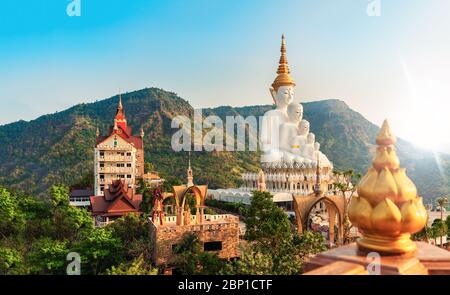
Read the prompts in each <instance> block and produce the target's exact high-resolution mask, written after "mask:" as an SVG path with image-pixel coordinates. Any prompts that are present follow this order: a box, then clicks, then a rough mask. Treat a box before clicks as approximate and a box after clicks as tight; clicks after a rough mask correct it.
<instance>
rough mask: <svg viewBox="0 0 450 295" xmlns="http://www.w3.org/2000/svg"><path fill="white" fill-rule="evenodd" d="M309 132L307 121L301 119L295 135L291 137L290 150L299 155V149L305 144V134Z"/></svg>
mask: <svg viewBox="0 0 450 295" xmlns="http://www.w3.org/2000/svg"><path fill="white" fill-rule="evenodd" d="M308 133H309V122H308V121H306V120H301V121H300V125H299V126H298V131H297V136H295V137H293V138H292V139H291V152H292V153H293V154H296V155H301V151H302V149H303V148H304V146H305V144H306V136H307V135H308Z"/></svg>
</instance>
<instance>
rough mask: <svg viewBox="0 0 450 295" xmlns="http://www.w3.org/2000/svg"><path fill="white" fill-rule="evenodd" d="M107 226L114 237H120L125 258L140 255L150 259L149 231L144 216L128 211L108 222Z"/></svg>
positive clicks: (134, 258) (128, 258)
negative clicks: (128, 212)
mask: <svg viewBox="0 0 450 295" xmlns="http://www.w3.org/2000/svg"><path fill="white" fill-rule="evenodd" d="M107 228H108V229H109V230H110V231H111V232H112V234H113V236H114V237H116V238H118V239H120V241H121V244H122V246H123V251H122V253H123V255H124V259H125V260H129V261H132V260H136V259H138V258H139V257H141V256H142V257H143V259H144V260H146V261H150V259H151V246H150V245H151V243H150V232H149V230H148V224H147V221H146V220H145V219H144V218H141V217H139V216H138V215H136V214H133V213H130V214H127V215H125V216H122V217H121V218H119V219H117V220H116V221H114V222H113V223H111V224H109V225H108V226H107Z"/></svg>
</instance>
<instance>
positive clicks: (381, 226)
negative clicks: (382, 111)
mask: <svg viewBox="0 0 450 295" xmlns="http://www.w3.org/2000/svg"><path fill="white" fill-rule="evenodd" d="M396 141H397V140H396V138H395V136H394V135H393V134H392V132H391V129H390V127H389V124H388V122H387V120H385V121H384V122H383V126H382V127H381V130H380V133H379V134H378V136H377V138H376V143H377V145H378V147H377V150H376V155H375V158H374V159H373V162H372V167H371V168H369V171H368V172H367V174H366V175H365V176H364V177H363V178H362V179H361V181H360V182H359V184H358V187H357V192H358V196H357V197H353V198H352V201H351V203H350V207H349V210H348V215H349V218H350V221H351V222H352V223H353V224H354V225H355V226H356V227H358V229H359V231H360V232H361V233H362V238H360V239H358V241H357V244H358V248H359V250H361V251H363V252H371V251H375V252H379V253H380V254H387V255H389V254H406V253H411V252H413V251H415V250H416V244H415V243H414V242H413V241H411V239H410V238H411V234H413V233H416V232H418V231H420V230H421V229H422V228H423V227H424V226H425V224H426V222H427V211H426V209H425V207H424V205H423V202H422V198H420V197H419V196H417V189H416V186H415V185H414V183H413V182H412V181H411V180H410V179H409V178H408V176H407V175H406V172H405V169H404V168H400V161H399V159H398V157H397V153H396V151H395V143H396Z"/></svg>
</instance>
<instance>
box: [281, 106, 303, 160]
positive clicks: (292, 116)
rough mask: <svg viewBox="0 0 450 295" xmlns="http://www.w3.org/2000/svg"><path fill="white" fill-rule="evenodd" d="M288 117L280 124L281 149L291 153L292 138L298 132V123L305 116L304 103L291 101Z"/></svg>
mask: <svg viewBox="0 0 450 295" xmlns="http://www.w3.org/2000/svg"><path fill="white" fill-rule="evenodd" d="M287 117H288V118H287V121H286V122H284V123H283V124H281V125H280V149H281V150H282V151H284V152H287V153H291V150H292V148H293V147H292V140H293V139H294V138H295V137H296V136H297V134H298V127H299V126H298V125H299V123H300V121H301V120H302V117H303V107H302V105H301V104H299V103H296V102H291V103H290V104H289V105H288V107H287Z"/></svg>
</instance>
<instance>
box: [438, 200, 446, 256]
mask: <svg viewBox="0 0 450 295" xmlns="http://www.w3.org/2000/svg"><path fill="white" fill-rule="evenodd" d="M436 204H437V206H438V207H439V208H440V210H441V221H442V222H441V248H443V247H444V242H443V241H442V237H443V236H444V235H445V232H446V231H445V228H444V225H445V223H444V217H443V215H444V210H445V208H446V207H447V205H448V198H447V197H440V198H437V199H436Z"/></svg>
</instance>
